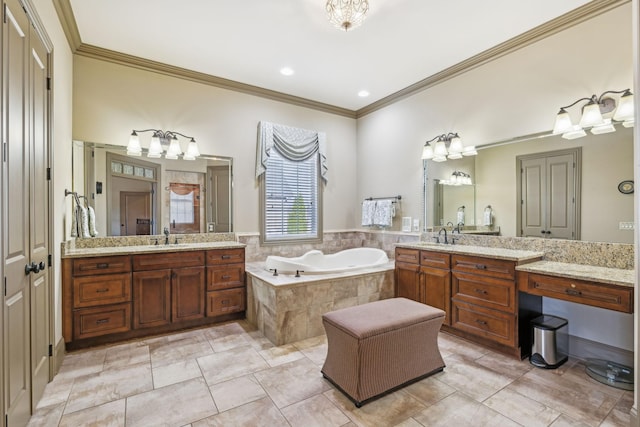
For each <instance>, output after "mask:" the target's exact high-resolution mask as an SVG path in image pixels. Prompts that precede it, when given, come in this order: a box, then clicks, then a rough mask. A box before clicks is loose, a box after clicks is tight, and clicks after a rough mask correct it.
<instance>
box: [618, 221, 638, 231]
mask: <svg viewBox="0 0 640 427" xmlns="http://www.w3.org/2000/svg"><path fill="white" fill-rule="evenodd" d="M619 228H620V230H635V228H636V226H635V224H634V223H633V222H624V221H620V227H619Z"/></svg>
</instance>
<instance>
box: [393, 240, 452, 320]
mask: <svg viewBox="0 0 640 427" xmlns="http://www.w3.org/2000/svg"><path fill="white" fill-rule="evenodd" d="M399 259H400V260H402V261H398V260H399ZM395 275H396V296H398V297H404V298H408V299H412V300H414V301H418V302H421V303H423V304H427V305H430V306H432V307H436V308H439V309H441V310H443V311H444V312H445V320H444V325H449V324H450V323H451V317H450V313H451V273H450V255H449V254H447V253H442V252H434V251H423V250H417V249H405V248H396V270H395Z"/></svg>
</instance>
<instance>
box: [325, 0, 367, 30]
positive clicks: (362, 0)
mask: <svg viewBox="0 0 640 427" xmlns="http://www.w3.org/2000/svg"><path fill="white" fill-rule="evenodd" d="M326 9H327V15H328V17H329V22H331V24H333V26H334V27H336V28H338V29H339V30H344V31H349V30H352V29H354V28H357V27H359V26H360V24H362V21H364V18H365V16H366V15H367V11H368V10H369V2H368V1H367V0H327V5H326Z"/></svg>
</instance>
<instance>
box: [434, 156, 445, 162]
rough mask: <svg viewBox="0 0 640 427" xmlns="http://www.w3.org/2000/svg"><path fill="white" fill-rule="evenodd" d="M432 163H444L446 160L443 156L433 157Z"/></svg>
mask: <svg viewBox="0 0 640 427" xmlns="http://www.w3.org/2000/svg"><path fill="white" fill-rule="evenodd" d="M433 161H434V162H446V161H447V158H446V157H445V156H435V157H434V158H433Z"/></svg>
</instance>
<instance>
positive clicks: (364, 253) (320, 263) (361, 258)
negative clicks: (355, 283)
mask: <svg viewBox="0 0 640 427" xmlns="http://www.w3.org/2000/svg"><path fill="white" fill-rule="evenodd" d="M388 262H389V257H387V254H386V253H385V252H384V251H383V250H382V249H376V248H354V249H346V250H343V251H340V252H337V253H335V254H330V255H325V254H323V253H322V251H318V250H312V251H309V252H307V253H306V254H304V255H302V256H299V257H294V258H286V257H281V256H276V255H270V256H268V257H267V260H266V262H265V268H266V269H267V270H269V271H278V273H292V272H304V273H305V274H308V273H340V272H344V271H352V270H358V269H363V268H370V267H376V266H380V265H384V264H386V263H388Z"/></svg>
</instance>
